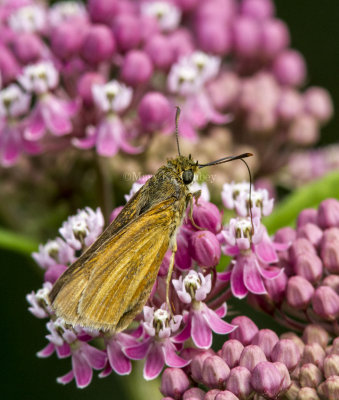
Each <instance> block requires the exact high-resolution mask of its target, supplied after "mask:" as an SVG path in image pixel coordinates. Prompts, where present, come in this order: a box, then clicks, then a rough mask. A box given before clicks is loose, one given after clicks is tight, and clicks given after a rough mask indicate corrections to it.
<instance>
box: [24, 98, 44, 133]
mask: <svg viewBox="0 0 339 400" xmlns="http://www.w3.org/2000/svg"><path fill="white" fill-rule="evenodd" d="M31 115H32V116H31V118H29V120H28V123H27V126H26V129H25V131H24V138H25V139H27V140H39V139H41V138H42V137H43V136H44V134H45V131H46V127H45V122H44V120H43V118H42V115H41V112H40V107H39V106H38V108H37V109H35V111H33V112H32V114H31Z"/></svg>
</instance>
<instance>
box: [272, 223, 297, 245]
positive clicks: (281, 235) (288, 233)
mask: <svg viewBox="0 0 339 400" xmlns="http://www.w3.org/2000/svg"><path fill="white" fill-rule="evenodd" d="M295 239H296V231H295V230H294V229H293V228H290V227H289V226H287V227H285V228H281V229H279V230H277V232H276V233H275V235H274V241H275V242H278V243H292V242H293V241H294V240H295Z"/></svg>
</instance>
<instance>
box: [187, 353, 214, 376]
mask: <svg viewBox="0 0 339 400" xmlns="http://www.w3.org/2000/svg"><path fill="white" fill-rule="evenodd" d="M210 356H211V353H209V352H208V351H204V352H203V353H200V354H198V355H196V356H195V357H194V358H193V359H192V361H191V364H190V369H191V375H192V378H193V379H194V380H195V381H196V382H199V381H201V380H202V368H203V365H204V361H205V360H206V358H207V357H210Z"/></svg>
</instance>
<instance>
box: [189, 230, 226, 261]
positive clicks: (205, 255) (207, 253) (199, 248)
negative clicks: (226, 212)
mask: <svg viewBox="0 0 339 400" xmlns="http://www.w3.org/2000/svg"><path fill="white" fill-rule="evenodd" d="M190 245H191V250H192V255H193V258H194V259H195V260H196V261H197V263H198V264H199V265H201V266H204V267H213V266H215V265H217V264H218V262H219V260H220V256H221V248H220V243H219V241H218V239H217V237H216V236H215V235H214V234H213V233H212V232H210V231H198V232H194V233H193V234H192V235H191V238H190Z"/></svg>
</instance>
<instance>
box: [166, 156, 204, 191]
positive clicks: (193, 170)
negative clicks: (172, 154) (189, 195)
mask: <svg viewBox="0 0 339 400" xmlns="http://www.w3.org/2000/svg"><path fill="white" fill-rule="evenodd" d="M167 167H169V168H171V169H172V170H174V171H175V173H176V174H177V175H178V176H179V177H180V178H181V179H182V181H183V183H184V184H185V185H189V184H191V183H192V182H193V181H194V177H195V176H196V174H197V173H198V170H199V165H198V161H194V160H192V157H191V155H189V157H185V156H179V157H177V158H174V159H171V160H168V162H167Z"/></svg>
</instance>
